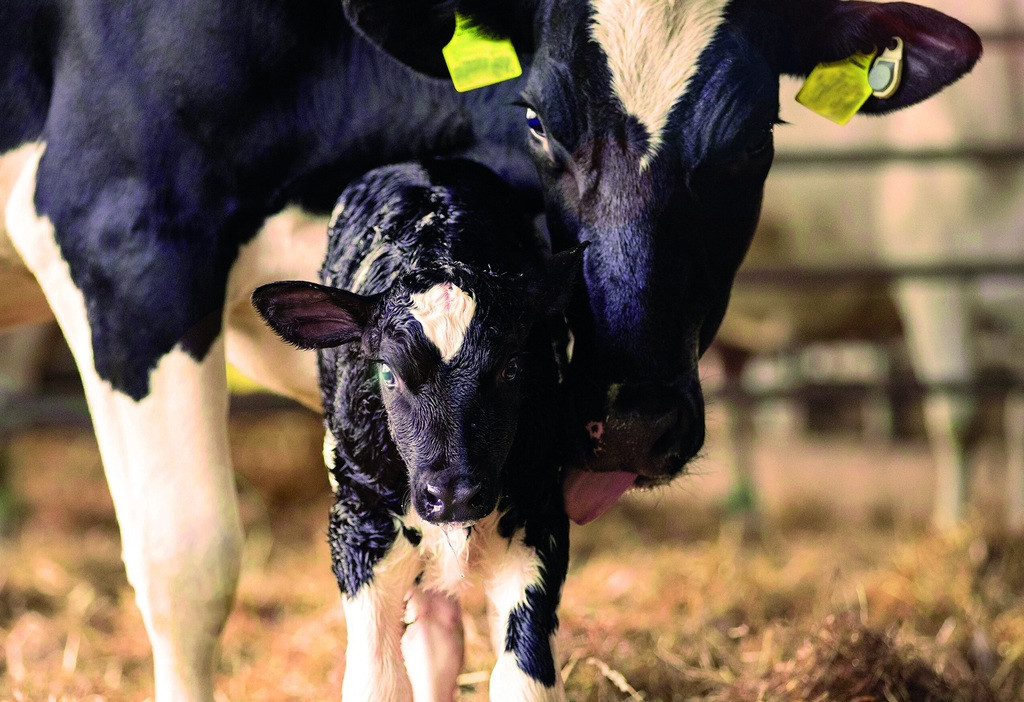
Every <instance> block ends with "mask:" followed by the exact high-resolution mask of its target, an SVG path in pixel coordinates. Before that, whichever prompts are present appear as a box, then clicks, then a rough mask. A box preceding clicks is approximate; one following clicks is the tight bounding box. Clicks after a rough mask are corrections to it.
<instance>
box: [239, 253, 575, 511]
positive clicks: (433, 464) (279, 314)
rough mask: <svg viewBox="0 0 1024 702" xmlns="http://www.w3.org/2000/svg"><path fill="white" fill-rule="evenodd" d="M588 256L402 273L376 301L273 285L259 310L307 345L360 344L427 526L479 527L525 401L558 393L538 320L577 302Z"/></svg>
mask: <svg viewBox="0 0 1024 702" xmlns="http://www.w3.org/2000/svg"><path fill="white" fill-rule="evenodd" d="M582 249H583V247H582V246H581V247H577V248H576V249H573V250H571V251H568V252H564V253H562V254H559V255H556V256H554V257H553V258H552V259H551V260H550V261H549V262H548V264H547V266H546V269H545V270H544V271H543V272H542V273H540V274H536V275H532V276H531V275H524V276H519V277H516V278H510V277H507V276H503V275H500V274H494V273H491V272H473V271H470V270H468V269H466V268H465V267H460V266H459V264H452V265H451V266H449V267H448V268H449V270H446V271H444V273H443V274H442V273H440V272H438V271H427V272H423V271H421V272H416V273H412V274H410V275H407V276H404V277H403V278H401V279H399V280H398V281H397V282H395V283H394V284H393V285H392V286H391V287H390V288H389V289H388V290H387V291H386V292H384V293H382V294H379V295H373V296H363V295H357V294H355V293H351V292H348V291H346V290H341V289H338V288H332V287H327V286H323V285H317V284H314V283H306V282H280V283H271V284H269V285H264V286H262V287H260V288H258V289H257V290H256V291H255V292H254V293H253V304H254V305H255V306H256V308H257V309H258V310H259V312H260V314H261V315H262V316H263V318H264V320H266V322H267V323H268V324H269V325H270V326H271V327H272V328H273V329H274V330H275V331H276V332H277V333H278V334H279V335H280V336H281V337H282V338H284V339H285V340H286V341H288V342H291V343H292V344H295V345H297V346H299V347H301V348H305V349H327V348H332V347H337V346H341V345H343V344H356V343H358V344H359V345H360V352H361V353H360V354H359V355H358V356H356V357H355V362H357V363H362V364H363V365H364V366H365V367H366V371H367V372H366V373H365V374H363V375H362V376H361V377H359V378H357V379H356V381H355V382H360V383H370V384H371V385H370V386H369V389H368V390H365V392H370V393H376V392H379V393H380V396H381V397H382V399H383V405H384V407H385V411H386V414H387V423H388V428H389V431H390V434H391V437H392V438H393V440H394V442H395V445H396V447H397V449H398V452H399V454H400V455H401V457H402V459H403V460H404V462H405V464H406V466H407V467H408V469H409V487H410V497H411V501H412V505H413V507H414V508H415V509H416V511H417V512H418V513H419V514H420V516H421V517H423V518H424V519H425V520H427V521H429V522H433V523H463V522H472V521H475V520H477V519H479V518H481V517H483V516H485V515H487V514H489V513H490V512H491V511H492V510H493V509H494V508H495V505H496V504H497V500H498V497H499V485H500V481H501V478H502V470H503V467H504V466H505V462H506V458H507V457H508V454H509V449H510V447H511V445H512V441H513V438H514V437H515V433H516V428H517V423H518V417H519V411H520V406H521V403H522V401H523V398H524V396H525V395H526V394H527V393H553V392H554V390H555V388H554V384H555V380H556V377H555V376H554V375H553V373H554V358H553V356H552V352H551V344H550V341H548V340H547V333H546V331H545V329H544V325H542V324H540V323H541V322H542V321H543V320H544V319H545V318H547V317H548V316H550V315H552V314H560V313H561V312H562V309H563V307H564V306H565V304H566V303H567V302H568V299H569V297H570V290H571V287H572V283H573V280H574V279H575V278H576V277H577V275H578V273H577V271H578V269H579V265H580V264H579V261H580V258H581V257H582ZM453 273H454V275H453ZM337 358H338V361H339V362H349V363H351V362H353V360H354V358H353V356H351V355H349V356H340V355H339V356H338V357H337ZM552 399H553V395H552ZM325 411H327V412H338V413H342V412H345V411H346V408H344V407H326V408H325ZM347 421H352V420H351V418H349V419H348V420H347ZM345 422H346V420H345V419H341V420H340V421H339V422H338V423H337V424H340V425H341V426H345ZM354 429H355V430H357V431H358V430H359V427H355V428H354ZM359 468H360V469H361V470H366V471H371V472H372V471H373V468H374V467H373V466H359Z"/></svg>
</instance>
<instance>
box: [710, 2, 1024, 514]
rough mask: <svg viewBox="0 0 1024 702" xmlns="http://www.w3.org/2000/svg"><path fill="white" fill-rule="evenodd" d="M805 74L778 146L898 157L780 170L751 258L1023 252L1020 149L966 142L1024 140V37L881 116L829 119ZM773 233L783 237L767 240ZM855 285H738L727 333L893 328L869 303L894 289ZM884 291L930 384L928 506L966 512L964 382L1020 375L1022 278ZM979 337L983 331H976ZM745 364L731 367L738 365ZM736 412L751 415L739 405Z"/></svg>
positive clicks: (991, 25)
mask: <svg viewBox="0 0 1024 702" xmlns="http://www.w3.org/2000/svg"><path fill="white" fill-rule="evenodd" d="M924 4H926V5H929V6H932V7H935V8H936V9H939V10H945V11H954V10H955V11H957V12H959V13H962V14H963V15H964V16H965V18H966V19H967V21H969V22H970V23H972V25H973V26H975V27H976V28H979V30H980V31H981V32H982V33H983V34H984V33H986V32H988V33H991V34H1001V33H1005V34H1012V33H1013V32H1018V33H1019V32H1021V31H1024V2H1022V1H1021V0H999V1H995V2H987V3H971V4H969V5H968V4H964V3H958V2H955V1H954V0H927V1H926V2H925V3H924ZM797 87H798V85H797V84H795V83H787V84H784V85H783V99H782V105H783V112H782V117H783V119H785V120H786V121H787V122H791V123H793V124H794V125H796V126H798V127H799V128H798V129H785V130H780V131H779V137H778V139H777V149H778V152H779V154H780V155H781V156H782V157H783V158H784V157H785V156H786V155H801V154H808V153H810V152H835V153H837V154H839V153H843V152H844V151H858V150H872V149H877V148H879V146H880V145H884V146H885V147H886V148H889V149H891V150H892V152H893V155H894V156H895V157H896V158H895V159H894V160H893V161H892V162H890V163H885V164H883V165H881V166H879V165H878V164H873V163H870V162H866V163H859V164H855V165H850V166H844V165H842V162H841V159H838V158H837V160H836V163H835V164H834V165H828V166H827V167H813V168H808V167H800V168H788V167H786V166H781V167H778V168H776V169H775V171H774V172H773V173H772V175H771V177H770V178H769V179H768V183H767V185H766V189H765V209H764V212H763V216H762V224H761V230H762V233H767V234H768V235H769V236H766V237H765V240H763V241H761V240H759V239H755V247H754V250H753V251H752V256H751V258H750V259H748V263H753V264H754V265H762V266H794V267H796V268H800V267H801V266H804V267H823V266H824V267H831V268H835V267H838V266H842V265H844V264H847V265H850V264H857V265H860V266H868V267H870V266H878V267H880V268H885V267H889V266H893V267H899V266H906V265H912V266H928V265H931V264H935V265H944V266H945V265H950V264H953V265H955V264H972V263H986V262H996V263H1006V262H1011V261H1024V162H1021V161H1020V160H1019V159H1018V160H1016V161H1014V160H1013V159H1009V158H1007V159H994V160H987V159H985V158H982V157H978V156H977V154H976V155H975V156H974V157H970V156H965V157H962V158H961V157H958V155H957V154H958V153H964V152H968V151H970V150H971V149H975V150H982V151H985V152H998V150H999V149H1000V148H1005V149H1007V150H1016V151H1018V152H1019V151H1020V149H1021V147H1022V146H1024V43H1022V42H1021V41H1020V40H1019V39H1017V40H1014V39H1012V37H1010V38H1009V40H1006V41H999V42H992V43H990V44H988V45H987V47H986V55H985V58H984V59H983V60H982V61H981V62H980V63H979V65H978V67H977V68H976V69H975V72H974V73H973V74H972V75H971V76H970V78H969V79H967V80H965V81H963V82H962V83H960V84H958V85H956V86H954V87H953V88H951V89H950V90H949V91H947V92H945V93H943V94H942V95H940V96H939V97H938V98H936V99H934V100H930V101H928V102H927V103H923V104H921V105H918V106H915V107H912V108H909V109H907V110H903V111H901V112H899V113H897V114H896V115H893V116H892V118H891V119H887V120H881V121H873V120H860V121H855V122H851V123H850V124H848V125H846V126H843V127H840V126H837V125H834V124H832V123H830V122H828V121H826V120H824V119H821V118H820V117H818V116H817V115H814V114H813V113H811V112H809V111H807V110H805V109H803V108H802V107H800V106H799V105H797V104H796V103H795V102H794V101H793V100H792V99H790V98H791V97H792V94H793V93H794V92H795V91H796V89H797ZM907 150H911V151H923V152H932V153H937V154H940V155H941V154H946V155H945V156H940V157H938V158H934V159H933V158H927V159H918V160H914V161H911V160H902V161H901V160H900V159H899V153H900V152H901V151H907ZM760 236H761V234H759V237H760ZM769 239H774V240H775V241H776V242H777V244H778V245H776V246H774V247H770V246H765V244H767V243H768V240H769ZM759 244H760V246H759ZM857 285H858V284H857V283H856V282H852V283H851V284H850V286H849V287H845V286H844V287H843V291H845V293H846V294H845V295H844V296H843V297H839V296H838V295H837V294H836V291H834V290H833V291H831V293H829V292H824V291H822V292H817V293H814V294H811V295H807V296H803V297H800V296H795V295H794V294H793V293H792V289H789V291H787V292H786V293H784V294H783V293H769V295H768V296H767V301H766V295H765V292H764V291H763V290H760V289H753V288H751V287H750V286H746V287H745V286H742V285H740V286H738V287H737V289H736V290H735V291H734V296H733V301H732V306H731V308H730V314H731V315H732V318H731V319H730V318H727V319H726V321H725V322H724V324H723V329H722V334H721V337H720V339H721V340H723V341H725V342H726V343H731V344H732V345H734V346H738V347H740V348H743V347H746V348H748V349H751V350H754V347H757V350H759V351H764V350H768V349H771V348H772V347H775V348H776V349H781V348H782V347H783V346H786V345H790V344H793V343H795V342H797V341H798V340H801V339H809V338H810V339H813V338H822V337H823V336H824V337H827V336H829V335H830V334H833V335H835V334H838V335H841V336H847V337H848V336H855V337H858V338H874V339H878V338H879V337H880V336H882V337H891V335H892V333H893V332H894V331H895V330H894V329H893V328H892V324H891V320H889V319H887V318H886V316H885V314H884V313H883V314H882V316H881V317H879V316H878V315H877V314H876V313H877V312H878V311H879V310H880V309H882V308H884V306H885V303H884V301H882V303H881V304H879V302H880V301H879V294H880V293H884V292H885V291H884V290H880V289H879V288H878V286H877V285H872V284H868V285H864V284H861V293H862V294H861V295H860V296H859V298H858V296H857V295H856V294H852V295H851V294H849V293H851V292H854V293H856V290H857ZM890 292H891V294H892V295H893V297H894V301H895V303H896V305H897V309H898V312H899V317H900V320H901V322H902V326H903V329H904V333H905V336H906V343H907V346H908V351H909V354H910V360H911V362H912V365H913V368H914V370H915V372H916V374H917V376H918V379H919V380H920V381H921V382H922V383H923V384H924V385H926V386H928V387H930V388H931V389H930V390H929V392H928V394H927V396H926V398H925V403H924V410H925V422H926V428H927V432H928V436H929V439H930V443H931V447H932V453H933V455H934V460H935V464H936V471H937V481H936V485H937V490H936V495H935V505H934V515H933V520H934V522H935V523H936V524H937V525H940V526H949V525H952V524H954V523H956V522H957V521H958V520H959V519H960V518H962V517H963V516H964V507H965V503H966V490H967V483H968V477H969V470H968V469H969V461H970V456H971V449H972V443H973V439H975V438H976V432H975V431H974V428H973V425H974V422H975V418H976V410H977V404H978V403H977V398H976V397H972V395H971V394H970V392H967V391H966V390H967V388H969V386H970V385H971V384H972V383H975V382H976V381H977V380H978V377H979V372H980V371H981V370H983V369H984V368H988V367H991V366H992V365H997V366H1000V367H1001V368H1002V369H1003V370H1004V372H1010V373H1013V374H1015V377H1016V378H1018V382H1019V379H1020V378H1022V377H1024V376H1022V374H1021V371H1022V370H1024V359H1021V358H1020V357H1016V356H1015V354H1014V353H1013V352H1012V350H1010V349H1012V348H1013V346H1012V343H1010V342H1007V341H1006V339H1007V338H1011V337H1014V336H1016V337H1019V336H1020V335H1021V333H1022V332H1024V280H1022V279H1021V278H1020V277H1012V278H1009V277H1003V278H1000V277H996V276H978V277H974V278H969V279H966V280H965V279H952V278H950V279H942V278H938V277H932V278H927V279H924V278H918V279H910V278H908V279H903V280H900V281H899V282H897V283H895V284H894V285H893V286H892V287H891V290H890ZM872 299H873V300H874V303H871V302H870V301H871V300H872ZM837 303H839V304H837ZM771 307H774V310H770V308H771ZM766 315H767V317H766ZM744 318H748V319H749V318H755V319H761V320H762V321H763V320H765V319H769V320H771V321H772V324H768V325H764V324H762V325H760V326H758V327H757V328H758V333H757V334H756V343H752V340H751V339H750V334H749V333H748V332H744V331H743V329H745V328H746V327H745V326H744V324H742V323H741V320H742V319H744ZM766 331H767V332H768V333H765V332H766ZM983 331H984V332H985V337H984V338H983V334H982V332H983ZM993 332H994V333H995V334H996V337H997V338H999V339H1001V340H1000V341H998V342H997V343H995V344H993V343H991V341H990V340H991V339H992V334H993ZM773 337H774V338H773ZM986 339H988V340H989V343H981V342H983V341H985V340H986ZM993 349H996V350H997V353H992V350H993ZM1000 349H1002V351H999V350H1000ZM986 352H987V354H986ZM986 355H987V356H988V357H986ZM734 365H735V364H734ZM740 365H741V364H738V365H735V367H734V368H733V371H734V373H735V372H738V371H739V368H740ZM1011 385H1012V384H1011ZM734 409H735V408H734ZM1005 409H1006V413H1005V443H1006V458H1007V465H1008V471H1007V475H1008V484H1007V490H1006V494H1007V495H1008V504H1007V516H1008V520H1009V523H1010V526H1012V527H1014V528H1017V529H1021V528H1024V395H1022V393H1021V391H1020V389H1019V387H1010V388H1008V392H1007V395H1006V404H1005ZM733 421H734V422H738V423H740V424H741V425H745V426H748V427H749V425H750V422H749V418H747V417H745V416H744V415H743V413H742V412H740V415H739V416H738V417H737V418H735V419H734V420H733ZM745 433H746V432H741V433H740V442H741V443H742V444H744V445H748V444H749V440H747V439H745V438H743V436H744V434H745ZM750 460H751V459H750V457H749V450H748V449H743V448H740V449H739V455H738V464H737V465H738V467H739V470H740V476H739V477H738V478H737V480H738V481H739V482H740V483H743V482H744V481H749V480H750V476H749V466H750Z"/></svg>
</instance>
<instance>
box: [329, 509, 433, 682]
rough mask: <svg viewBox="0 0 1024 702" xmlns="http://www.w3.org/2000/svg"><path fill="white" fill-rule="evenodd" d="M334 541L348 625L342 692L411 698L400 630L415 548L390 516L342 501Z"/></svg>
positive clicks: (415, 567)
mask: <svg viewBox="0 0 1024 702" xmlns="http://www.w3.org/2000/svg"><path fill="white" fill-rule="evenodd" d="M330 540H331V558H332V560H333V562H334V573H335V576H336V577H337V578H338V585H339V587H340V588H341V593H342V599H343V606H344V609H345V626H346V628H347V630H348V643H347V645H346V647H345V677H344V680H343V681H342V686H341V697H342V699H343V700H344V701H345V702H353V701H354V702H411V701H412V699H413V695H412V685H411V684H410V682H409V675H408V673H407V672H406V669H405V663H404V661H403V658H402V634H403V632H404V630H405V624H404V622H403V614H404V612H405V598H406V595H407V594H408V593H409V591H410V590H411V589H412V587H413V584H414V582H415V580H416V576H417V574H418V572H419V565H420V564H419V558H418V556H417V553H416V550H415V548H414V547H413V546H412V544H411V543H409V541H408V540H407V539H406V538H405V536H404V535H403V534H402V532H401V531H400V529H399V528H398V527H397V525H396V523H395V521H394V520H393V519H392V518H391V517H390V516H389V515H385V514H379V515H374V514H370V513H366V512H363V511H362V509H361V508H360V507H358V506H357V505H352V504H345V503H342V502H339V503H338V504H336V505H335V507H334V508H333V509H332V510H331V519H330Z"/></svg>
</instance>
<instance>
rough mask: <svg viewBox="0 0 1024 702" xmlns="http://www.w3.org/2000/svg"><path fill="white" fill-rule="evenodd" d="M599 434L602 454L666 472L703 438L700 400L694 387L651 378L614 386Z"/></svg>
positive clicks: (650, 471) (655, 473)
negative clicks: (685, 388) (666, 384)
mask: <svg viewBox="0 0 1024 702" xmlns="http://www.w3.org/2000/svg"><path fill="white" fill-rule="evenodd" d="M602 438H603V441H601V442H600V448H601V449H603V451H604V452H605V453H609V454H611V455H609V456H608V457H607V458H608V459H613V460H614V461H615V463H617V464H619V465H620V466H622V467H624V468H625V469H626V470H629V471H631V472H636V473H639V474H640V475H643V476H647V477H650V478H662V477H670V476H672V475H674V474H675V473H677V472H679V470H680V469H681V468H682V467H683V465H684V464H685V463H686V461H688V460H689V459H690V458H692V457H693V456H694V455H695V454H696V453H697V452H698V451H699V450H700V447H701V446H702V445H703V443H704V412H703V402H702V400H701V398H700V396H699V393H698V394H697V395H696V397H690V396H689V395H688V393H685V392H680V391H678V390H675V389H673V388H670V387H669V388H666V387H663V386H658V385H654V384H650V383H643V384H639V383H638V384H628V385H621V386H618V388H617V393H616V394H615V397H614V399H613V401H612V403H611V407H610V408H609V412H608V416H607V418H606V420H605V423H604V435H603V437H602ZM609 468H611V466H609ZM615 469H616V470H621V469H622V468H615Z"/></svg>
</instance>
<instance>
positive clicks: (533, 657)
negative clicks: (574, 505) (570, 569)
mask: <svg viewBox="0 0 1024 702" xmlns="http://www.w3.org/2000/svg"><path fill="white" fill-rule="evenodd" d="M551 521H553V524H551V525H547V526H546V527H545V528H538V529H533V528H530V526H529V525H528V526H527V528H526V529H525V530H521V531H519V532H517V533H516V534H515V535H514V536H513V538H512V540H511V542H510V543H509V547H508V549H507V550H504V551H503V552H502V553H501V554H500V555H499V556H498V558H497V559H496V562H495V563H494V567H493V570H492V571H491V573H490V575H489V578H488V583H487V595H488V598H489V599H490V602H491V605H492V608H493V615H494V620H493V621H492V624H491V626H492V627H493V633H494V634H495V636H494V638H495V641H496V643H497V645H498V651H497V653H498V661H497V663H496V664H495V666H494V671H493V672H492V673H491V682H490V695H491V700H492V701H501V702H504V701H506V700H507V701H508V702H513V700H515V701H516V702H553V701H555V700H564V699H565V689H564V687H563V685H562V676H561V673H560V672H559V669H558V662H557V658H556V655H555V634H556V632H557V630H558V613H557V610H558V603H559V600H560V598H561V592H562V583H563V582H564V581H565V572H566V568H567V565H568V551H569V539H568V523H567V520H566V517H565V515H564V514H563V515H561V516H560V517H553V518H552V520H551Z"/></svg>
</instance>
